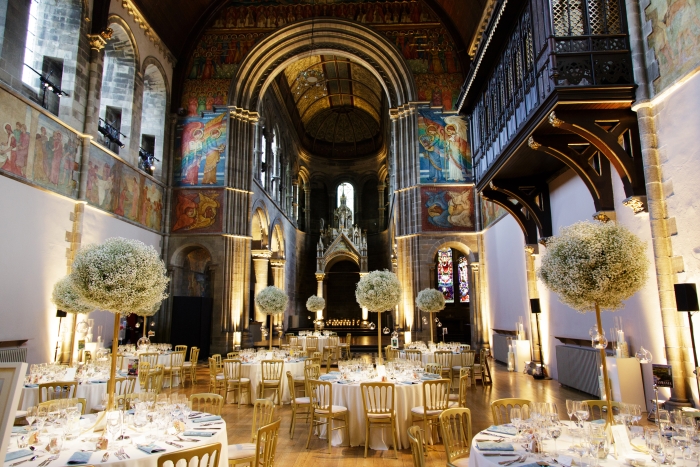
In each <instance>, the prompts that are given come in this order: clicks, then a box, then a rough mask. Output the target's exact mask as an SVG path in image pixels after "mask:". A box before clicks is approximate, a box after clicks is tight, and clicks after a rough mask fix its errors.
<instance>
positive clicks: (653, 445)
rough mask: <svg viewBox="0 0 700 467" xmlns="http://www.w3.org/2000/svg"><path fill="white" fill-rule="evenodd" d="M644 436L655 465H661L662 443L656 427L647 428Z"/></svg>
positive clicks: (662, 455) (662, 460) (662, 457)
mask: <svg viewBox="0 0 700 467" xmlns="http://www.w3.org/2000/svg"><path fill="white" fill-rule="evenodd" d="M644 438H645V440H646V443H647V448H648V449H649V452H650V453H651V458H652V459H653V460H654V462H656V464H657V465H661V464H662V463H663V462H664V459H665V456H664V445H663V443H662V442H661V438H662V436H661V433H660V432H659V430H658V429H656V428H647V431H646V433H645V434H644Z"/></svg>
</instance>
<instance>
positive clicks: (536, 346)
mask: <svg viewBox="0 0 700 467" xmlns="http://www.w3.org/2000/svg"><path fill="white" fill-rule="evenodd" d="M537 251H538V249H537V245H525V275H526V277H527V295H528V297H529V298H530V299H533V298H539V293H538V292H537V274H536V273H535V255H536V254H537ZM529 305H530V304H529V303H528V307H527V308H528V310H529V309H530V307H529ZM538 319H539V316H538V315H536V314H534V313H530V336H531V337H530V342H531V346H532V347H531V350H532V358H533V359H534V360H535V361H537V362H540V363H542V343H541V342H540V336H539V333H538V332H537V329H538V323H537V320H538Z"/></svg>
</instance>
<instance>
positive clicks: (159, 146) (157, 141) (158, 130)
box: [139, 64, 167, 177]
mask: <svg viewBox="0 0 700 467" xmlns="http://www.w3.org/2000/svg"><path fill="white" fill-rule="evenodd" d="M166 106H167V88H166V85H165V77H164V76H163V74H162V73H161V71H160V69H159V68H158V67H157V66H156V65H153V64H149V65H148V66H146V70H145V71H144V74H143V107H142V110H141V141H140V144H141V159H140V160H139V168H140V169H143V170H144V171H145V172H146V173H149V174H151V175H155V176H156V177H159V176H160V173H161V167H162V164H161V163H162V160H163V134H164V132H165V115H166ZM149 156H152V158H151V157H149Z"/></svg>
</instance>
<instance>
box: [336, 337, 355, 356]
mask: <svg viewBox="0 0 700 467" xmlns="http://www.w3.org/2000/svg"><path fill="white" fill-rule="evenodd" d="M351 343H352V334H350V333H348V334H347V335H346V336H345V342H341V343H339V344H338V351H339V355H338V358H340V359H343V358H344V359H347V360H350V353H351V352H350V344H351Z"/></svg>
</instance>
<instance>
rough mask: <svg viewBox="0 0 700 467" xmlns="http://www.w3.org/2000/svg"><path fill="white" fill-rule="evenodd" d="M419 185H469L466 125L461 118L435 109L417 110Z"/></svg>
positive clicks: (469, 157)
mask: <svg viewBox="0 0 700 467" xmlns="http://www.w3.org/2000/svg"><path fill="white" fill-rule="evenodd" d="M418 142H419V147H418V151H419V161H420V182H421V183H464V182H471V181H472V158H471V151H470V149H469V144H468V143H467V124H466V122H465V121H464V119H463V118H462V117H460V116H459V115H455V114H445V113H443V112H441V111H439V110H436V109H430V108H419V109H418Z"/></svg>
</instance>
